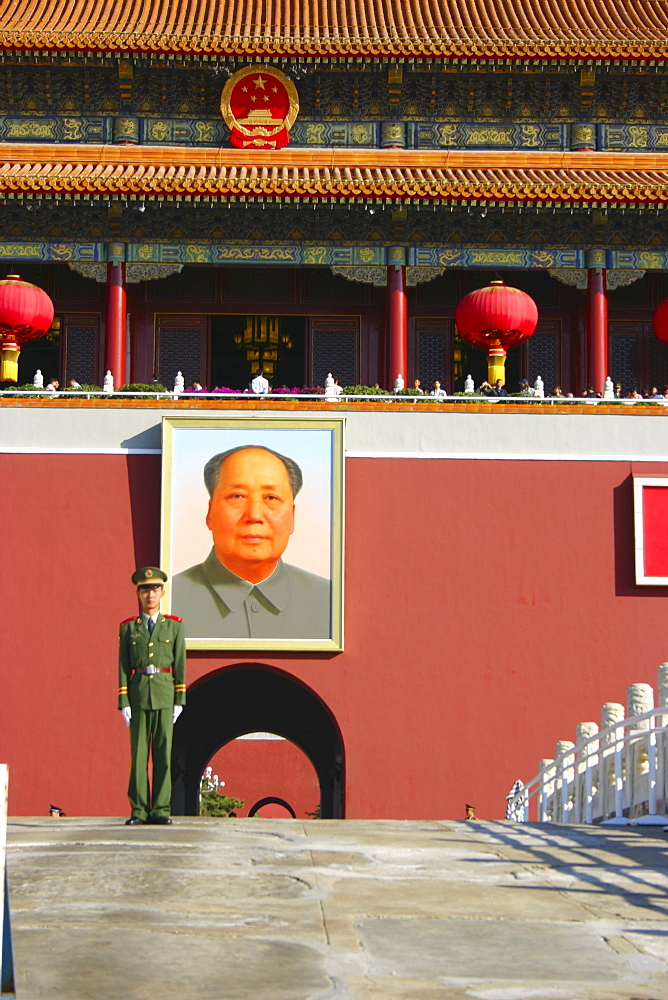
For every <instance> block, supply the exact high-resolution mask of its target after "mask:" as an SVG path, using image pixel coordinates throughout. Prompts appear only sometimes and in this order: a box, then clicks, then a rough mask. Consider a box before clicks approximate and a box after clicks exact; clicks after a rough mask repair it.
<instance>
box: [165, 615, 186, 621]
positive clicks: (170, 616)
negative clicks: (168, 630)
mask: <svg viewBox="0 0 668 1000" xmlns="http://www.w3.org/2000/svg"><path fill="white" fill-rule="evenodd" d="M165 618H171V619H172V621H173V622H182V621H183V618H179V616H178V615H165Z"/></svg>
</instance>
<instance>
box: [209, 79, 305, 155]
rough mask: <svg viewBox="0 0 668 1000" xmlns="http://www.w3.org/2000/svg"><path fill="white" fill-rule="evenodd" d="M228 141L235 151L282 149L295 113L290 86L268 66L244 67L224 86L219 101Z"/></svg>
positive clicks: (296, 102)
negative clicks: (234, 147) (228, 135)
mask: <svg viewBox="0 0 668 1000" xmlns="http://www.w3.org/2000/svg"><path fill="white" fill-rule="evenodd" d="M220 107H221V111H222V113H223V118H224V119H225V124H226V125H227V127H228V128H229V130H230V142H231V143H232V145H233V146H236V147H237V148H238V149H246V148H247V147H249V146H251V147H253V148H254V149H282V148H283V146H287V144H288V143H289V141H290V129H291V128H292V126H293V124H294V121H295V118H296V117H297V115H298V113H299V98H298V96H297V90H296V88H295V85H294V83H293V82H292V81H291V80H288V78H287V76H286V75H285V73H282V72H281V71H280V70H279V69H273V68H272V67H271V66H247V67H246V68H245V69H241V70H239V71H238V72H237V73H235V74H234V76H232V77H230V79H229V80H228V81H227V83H226V84H225V87H224V88H223V93H222V96H221V99H220Z"/></svg>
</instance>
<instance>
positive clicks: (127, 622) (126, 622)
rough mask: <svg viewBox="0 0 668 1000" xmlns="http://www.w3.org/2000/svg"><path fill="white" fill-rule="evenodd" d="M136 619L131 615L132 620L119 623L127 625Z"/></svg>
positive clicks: (128, 619)
mask: <svg viewBox="0 0 668 1000" xmlns="http://www.w3.org/2000/svg"><path fill="white" fill-rule="evenodd" d="M136 617H137V616H136V615H133V616H132V618H126V619H125V621H124V622H121V625H129V623H130V622H133V621H134V620H135V619H136Z"/></svg>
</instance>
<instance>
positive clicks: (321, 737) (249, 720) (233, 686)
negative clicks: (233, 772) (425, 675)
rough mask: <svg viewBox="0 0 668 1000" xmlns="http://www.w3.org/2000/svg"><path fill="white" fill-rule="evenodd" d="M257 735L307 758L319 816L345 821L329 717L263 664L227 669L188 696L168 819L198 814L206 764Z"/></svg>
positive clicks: (340, 761) (340, 757) (339, 746)
mask: <svg viewBox="0 0 668 1000" xmlns="http://www.w3.org/2000/svg"><path fill="white" fill-rule="evenodd" d="M256 732H260V733H273V734H276V735H278V736H281V737H283V738H284V739H285V740H289V741H290V742H291V743H293V744H295V746H296V747H299V749H300V750H301V751H302V752H303V753H304V754H306V756H307V757H308V758H309V760H310V762H311V764H312V765H313V767H314V768H315V771H316V774H317V779H318V784H319V787H320V802H319V804H318V812H319V815H320V816H321V817H322V818H323V819H342V818H343V816H344V802H343V771H344V749H343V741H342V738H341V734H340V732H339V728H338V726H337V724H336V721H335V719H334V717H333V715H332V714H331V712H330V711H329V709H328V708H327V706H326V705H325V703H324V702H323V701H322V700H321V699H320V698H319V697H318V696H317V695H316V694H315V693H314V692H313V691H311V690H310V689H309V688H308V687H306V685H304V684H302V683H301V682H300V681H297V680H295V678H294V677H291V676H290V675H289V674H286V673H284V672H283V671H278V670H275V669H271V668H269V667H265V666H262V665H261V664H252V665H246V664H243V665H242V664H240V665H238V666H234V667H229V668H226V669H224V670H221V671H220V672H218V673H216V674H213V675H209V676H208V677H205V678H203V679H202V680H201V681H199V682H198V683H197V684H196V685H195V686H194V687H193V689H192V690H191V691H189V693H188V706H187V710H186V711H185V712H184V713H183V716H182V718H181V719H180V720H179V722H178V724H177V725H176V727H175V729H174V750H173V764H174V767H173V781H174V789H173V794H172V812H173V813H174V814H175V815H187V816H195V815H197V811H198V795H199V787H200V778H201V775H202V773H203V771H204V769H205V767H206V766H207V763H208V762H209V761H210V760H211V758H212V757H213V756H214V755H215V754H216V753H217V751H218V750H220V748H221V747H224V746H225V745H226V744H227V743H229V742H230V741H231V740H236V739H237V738H238V737H240V736H243V735H244V734H246V733H256ZM229 792H230V794H233V795H234V790H233V789H232V788H230V789H229ZM235 797H236V796H235ZM248 805H249V806H250V805H252V803H248Z"/></svg>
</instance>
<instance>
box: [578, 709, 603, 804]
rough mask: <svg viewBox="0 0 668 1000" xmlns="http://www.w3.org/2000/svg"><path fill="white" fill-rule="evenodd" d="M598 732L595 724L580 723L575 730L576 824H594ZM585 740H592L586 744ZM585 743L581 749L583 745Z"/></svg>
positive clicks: (597, 777) (597, 780) (597, 778)
mask: <svg viewBox="0 0 668 1000" xmlns="http://www.w3.org/2000/svg"><path fill="white" fill-rule="evenodd" d="M597 732H598V726H597V725H596V723H595V722H581V723H580V724H579V725H578V726H577V728H576V730H575V740H576V745H577V755H578V763H577V777H576V785H575V815H574V817H573V819H574V822H576V823H593V822H594V800H595V798H596V795H597V791H598V782H599V774H598V746H599V741H598V740H594V739H593V737H594V736H596V733H597ZM587 740H592V742H591V743H587ZM584 743H587V745H586V746H584V747H583V744H584Z"/></svg>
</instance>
